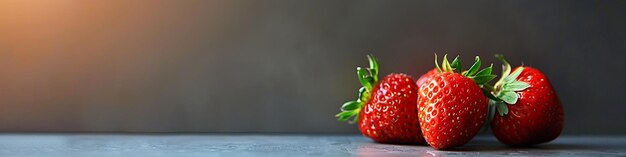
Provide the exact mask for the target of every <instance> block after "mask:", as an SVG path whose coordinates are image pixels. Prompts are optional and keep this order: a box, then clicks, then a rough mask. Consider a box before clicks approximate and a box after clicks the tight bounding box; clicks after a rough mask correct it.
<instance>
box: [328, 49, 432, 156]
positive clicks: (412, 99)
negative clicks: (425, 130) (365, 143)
mask: <svg viewBox="0 0 626 157" xmlns="http://www.w3.org/2000/svg"><path fill="white" fill-rule="evenodd" d="M367 57H368V59H369V61H370V68H360V67H359V68H357V74H358V76H359V81H360V82H361V84H362V85H363V87H362V88H361V89H360V90H359V92H360V93H359V97H358V99H357V100H356V101H350V102H346V103H345V104H343V106H342V107H341V110H342V112H341V113H339V114H337V115H336V116H337V117H338V118H339V120H340V121H346V120H348V119H350V118H353V117H354V119H353V122H357V121H358V123H359V130H361V133H363V135H365V136H367V137H369V138H371V139H373V140H374V141H376V142H380V143H401V144H416V143H424V138H423V137H422V132H421V131H420V126H419V121H418V119H417V106H416V105H415V104H416V101H417V90H418V88H417V86H416V85H415V82H414V81H413V79H411V77H409V76H407V75H404V74H390V75H388V76H386V77H385V78H383V79H382V80H380V81H379V80H378V63H377V61H376V58H374V56H372V55H368V56H367ZM361 111H362V112H361Z"/></svg>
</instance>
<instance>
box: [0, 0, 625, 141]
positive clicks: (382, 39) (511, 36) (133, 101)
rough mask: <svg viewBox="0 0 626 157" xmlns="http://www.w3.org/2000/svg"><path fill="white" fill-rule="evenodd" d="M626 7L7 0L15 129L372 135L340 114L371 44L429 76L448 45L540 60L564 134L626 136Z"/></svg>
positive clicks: (10, 114) (4, 60) (2, 72)
mask: <svg viewBox="0 0 626 157" xmlns="http://www.w3.org/2000/svg"><path fill="white" fill-rule="evenodd" d="M625 19H626V1H624V0H602V1H593V0H587V1H585V0H578V1H576V0H571V1H482V2H480V0H479V1H442V0H432V1H422V0H420V1H416V0H404V1H402V0H401V1H381V0H359V1H354V0H308V1H304V0H295V1H294V0H258V1H255V0H131V1H125V0H92V1H80V0H50V1H38V2H37V3H33V2H31V1H25V0H0V108H1V109H0V131H16V132H19V131H53V132H54V131H100V132H102V131H104V132H117V131H120V132H129V131H135V132H281V133H284V132H292V133H358V129H357V127H355V126H354V125H346V124H345V123H339V122H337V121H336V118H335V117H334V115H335V114H336V113H337V112H338V111H339V107H340V106H341V104H342V103H343V102H345V101H347V100H352V99H354V98H355V97H356V96H357V90H358V88H359V83H358V81H357V78H356V75H355V67H356V66H358V65H366V64H367V61H366V58H365V54H366V53H374V54H375V55H377V56H378V58H379V59H380V62H381V63H380V67H381V74H387V73H390V72H403V73H407V74H410V75H412V76H414V77H418V74H420V73H423V72H426V71H427V70H429V69H431V68H433V67H434V65H433V53H434V52H439V53H440V54H441V53H450V55H456V54H459V53H460V54H461V55H462V56H461V57H462V60H463V62H464V63H465V66H464V67H469V65H468V63H469V62H470V61H472V59H473V57H474V55H481V56H482V57H483V59H485V62H484V64H483V65H488V64H487V63H489V62H493V61H494V58H493V57H492V54H493V53H504V54H505V55H507V56H508V57H509V59H510V60H511V62H512V63H515V64H519V63H522V62H523V63H524V64H525V65H531V66H536V67H538V68H540V69H541V70H542V71H543V72H545V73H546V75H547V76H548V77H549V78H550V80H551V81H552V83H553V85H554V87H555V89H556V91H557V93H558V94H559V95H560V96H561V100H562V102H563V104H564V110H565V128H564V130H563V131H564V133H567V134H626V125H616V124H615V123H616V122H619V123H621V124H623V123H624V122H626V116H624V113H623V112H624V111H626V99H624V98H623V97H624V96H625V95H626V90H625V89H626V81H624V78H626V73H625V72H624V71H625V67H626V62H624V61H622V60H623V58H626V29H625V28H626V20H625ZM495 63H498V62H495ZM494 68H495V70H496V71H498V70H499V69H500V68H499V66H497V65H496V66H494Z"/></svg>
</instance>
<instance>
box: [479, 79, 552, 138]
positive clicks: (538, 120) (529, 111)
mask: <svg viewBox="0 0 626 157" xmlns="http://www.w3.org/2000/svg"><path fill="white" fill-rule="evenodd" d="M518 68H519V67H518ZM516 69H517V68H516ZM517 80H518V81H522V82H526V83H528V84H529V85H530V87H529V88H527V89H525V90H523V91H519V92H517V94H518V95H519V99H518V100H517V103H515V104H514V105H507V106H508V108H509V113H508V114H507V115H505V116H500V115H497V114H496V115H495V116H494V119H493V121H492V122H491V126H492V131H493V133H494V135H495V136H496V138H498V140H499V141H500V142H502V143H504V144H507V145H510V146H530V145H535V144H540V143H545V142H549V141H552V140H554V139H556V138H557V137H558V136H559V134H561V130H563V106H562V105H561V101H560V100H559V97H558V96H557V95H556V93H555V92H554V89H553V88H552V85H551V84H550V82H549V81H548V78H547V77H546V76H545V75H544V74H543V73H541V72H540V71H539V70H537V69H535V68H531V67H524V71H522V73H521V74H520V75H519V76H518V77H517Z"/></svg>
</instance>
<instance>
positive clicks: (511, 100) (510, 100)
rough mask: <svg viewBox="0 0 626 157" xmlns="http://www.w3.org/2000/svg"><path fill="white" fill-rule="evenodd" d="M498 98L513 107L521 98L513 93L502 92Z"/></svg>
mask: <svg viewBox="0 0 626 157" xmlns="http://www.w3.org/2000/svg"><path fill="white" fill-rule="evenodd" d="M498 98H500V99H502V101H504V102H506V103H507V104H511V105H512V104H515V103H517V98H519V96H518V95H517V93H515V92H513V91H502V92H500V94H499V95H498Z"/></svg>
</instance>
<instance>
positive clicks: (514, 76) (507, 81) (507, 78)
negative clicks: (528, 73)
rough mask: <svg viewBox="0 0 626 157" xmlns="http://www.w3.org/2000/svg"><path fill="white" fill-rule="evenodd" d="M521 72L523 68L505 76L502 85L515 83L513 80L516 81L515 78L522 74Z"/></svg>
mask: <svg viewBox="0 0 626 157" xmlns="http://www.w3.org/2000/svg"><path fill="white" fill-rule="evenodd" d="M523 70H524V67H519V68H517V69H515V71H513V72H512V73H511V75H509V76H506V77H505V78H504V83H511V82H513V81H515V79H517V77H518V76H519V74H521V73H522V71H523Z"/></svg>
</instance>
